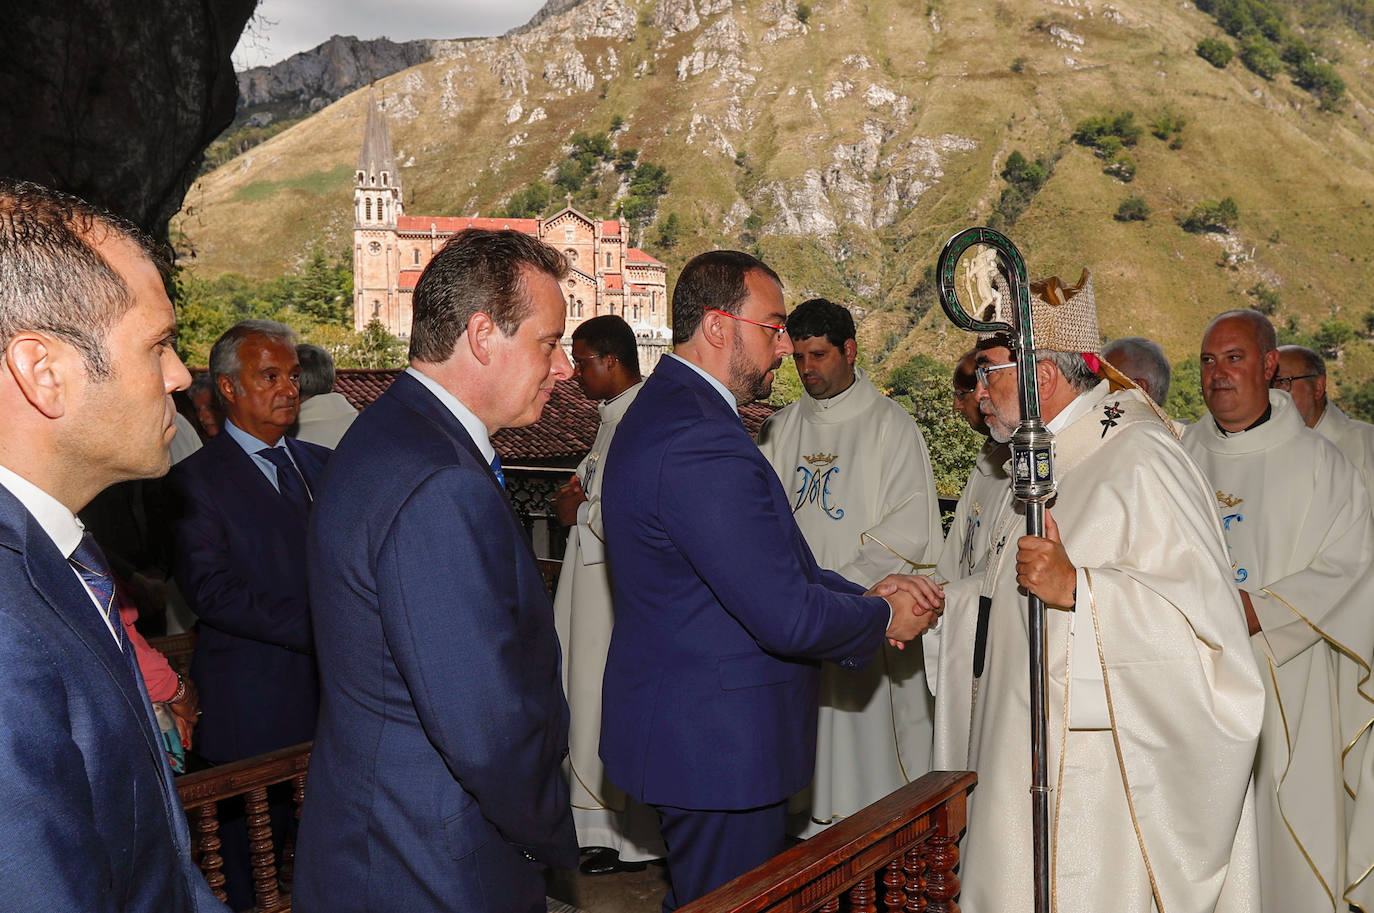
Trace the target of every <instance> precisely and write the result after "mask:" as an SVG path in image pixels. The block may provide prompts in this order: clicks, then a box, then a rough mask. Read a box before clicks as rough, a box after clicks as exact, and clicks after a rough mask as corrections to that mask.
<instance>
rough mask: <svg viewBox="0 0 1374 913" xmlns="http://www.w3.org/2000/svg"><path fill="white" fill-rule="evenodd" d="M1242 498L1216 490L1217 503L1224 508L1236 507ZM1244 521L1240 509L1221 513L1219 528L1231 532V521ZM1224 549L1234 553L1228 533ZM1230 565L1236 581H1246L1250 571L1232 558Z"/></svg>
mask: <svg viewBox="0 0 1374 913" xmlns="http://www.w3.org/2000/svg"><path fill="white" fill-rule="evenodd" d="M1244 500H1245V499H1244V498H1237V497H1235V496H1234V495H1227V494H1223V493H1222V492H1220V491H1218V492H1217V503H1219V504H1221V505H1222V506H1224V507H1226V508H1234V507H1237V506H1239V505H1240V503H1241V502H1242V501H1244ZM1244 522H1245V515H1244V514H1242V513H1241V512H1240V511H1233V512H1232V513H1229V514H1227V513H1223V514H1222V515H1221V528H1222V530H1224V531H1225V532H1227V533H1230V532H1231V524H1232V523H1244ZM1226 551H1227V552H1228V553H1231V554H1234V550H1233V549H1232V548H1231V539H1230V536H1229V535H1228V536H1227V539H1226ZM1231 567H1232V568H1234V569H1235V572H1236V583H1244V582H1245V581H1246V578H1248V577H1249V576H1250V572H1249V571H1247V570H1246V569H1245V568H1243V567H1240V566H1239V565H1237V564H1236V562H1235V559H1234V558H1233V559H1232V560H1231Z"/></svg>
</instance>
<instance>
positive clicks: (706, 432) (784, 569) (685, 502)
mask: <svg viewBox="0 0 1374 913" xmlns="http://www.w3.org/2000/svg"><path fill="white" fill-rule="evenodd" d="M672 308H673V343H674V351H673V353H672V354H670V355H667V356H665V357H664V358H663V360H662V361H660V362H659V364H658V367H657V368H656V369H655V370H654V373H653V375H652V376H651V377H650V378H649V379H648V380H647V381H645V383H644V387H643V389H642V390H641V391H640V394H639V397H638V398H637V399H636V400H635V402H634V404H633V405H631V407H630V409H629V411H628V412H627V413H626V415H625V418H624V419H622V421H621V424H620V429H619V431H618V432H617V435H616V441H615V447H614V448H613V449H612V450H611V452H610V455H609V457H608V458H607V462H606V469H605V473H606V474H605V480H604V487H603V489H602V505H603V512H604V513H603V516H604V519H605V528H606V547H607V553H608V557H607V560H608V563H609V567H610V573H611V586H612V592H613V594H614V600H615V606H616V619H615V629H614V631H613V633H612V635H611V646H610V653H609V655H608V657H607V660H606V674H605V678H604V684H603V688H604V698H603V709H602V723H601V756H602V759H603V760H604V761H605V762H606V772H607V774H608V776H609V777H610V779H611V780H612V781H613V782H614V783H616V784H617V785H618V786H620V787H621V788H623V789H624V790H625V791H626V792H628V793H629V794H630V795H631V796H633V797H634V798H636V799H638V800H639V801H641V802H645V803H647V804H649V805H652V806H654V807H655V808H656V809H657V811H658V813H659V818H660V820H661V822H662V827H663V839H664V842H665V843H666V844H667V846H668V871H669V876H670V879H671V882H672V886H671V888H670V890H669V891H668V894H667V896H666V897H665V898H664V901H663V908H664V910H674V909H676V908H677V907H678V906H680V905H682V904H685V903H687V902H689V901H691V900H694V899H696V898H697V897H700V896H701V895H702V894H705V893H707V892H708V891H710V890H712V889H713V888H715V887H717V886H719V885H721V884H724V883H725V882H726V881H729V880H730V879H731V878H733V877H735V876H736V875H739V874H741V873H743V872H745V871H747V870H749V869H751V868H753V867H754V866H756V865H758V864H759V863H762V862H764V861H766V860H767V859H769V858H770V857H772V856H774V855H776V854H777V853H778V852H780V851H781V850H782V849H783V848H784V845H785V839H786V838H785V828H786V817H787V806H786V800H787V798H788V797H789V796H790V795H792V794H793V793H795V792H796V791H798V790H799V789H801V788H802V787H804V786H806V785H807V783H809V782H810V781H811V776H812V771H813V768H814V766H815V751H816V715H817V688H818V684H819V676H820V660H823V659H828V660H831V661H833V662H837V663H839V664H841V665H843V666H849V667H857V666H862V665H863V664H864V663H866V662H868V661H869V659H871V658H872V657H873V655H874V654H875V652H876V651H877V649H878V646H879V645H880V644H881V643H882V641H883V637H884V636H886V637H888V638H889V639H890V640H893V641H894V642H906V641H910V640H911V639H913V638H914V637H916V636H917V635H918V634H920V633H921V632H922V631H924V630H925V629H926V628H927V627H929V626H930V624H931V623H933V621H934V619H935V617H936V615H937V613H938V611H939V599H940V595H939V591H938V588H936V587H935V586H934V585H933V584H931V583H930V582H929V581H928V580H927V579H926V578H909V577H901V578H897V577H890V578H887V579H886V580H885V581H883V583H881V584H880V585H879V587H875V589H874V592H875V593H882V594H884V595H885V597H886V598H885V599H884V598H880V597H879V596H876V595H864V589H863V587H861V586H857V585H855V584H852V583H850V582H849V581H847V580H845V579H844V578H842V577H840V576H839V575H838V574H835V573H834V572H832V571H827V570H822V569H821V568H820V567H818V566H817V564H816V561H815V559H814V558H813V557H812V555H811V550H810V549H809V548H808V547H807V545H806V541H805V540H804V539H803V538H802V534H801V532H800V530H798V528H797V525H796V523H795V522H794V521H793V519H792V511H791V507H790V504H789V502H788V499H787V496H786V494H785V493H784V492H783V489H782V485H781V484H780V483H779V482H778V477H777V474H776V473H775V472H774V471H773V470H772V468H771V467H770V466H769V464H768V461H767V460H765V459H764V457H763V455H762V454H761V453H760V452H759V449H758V447H757V446H755V444H754V442H753V440H752V439H751V438H750V437H749V434H748V433H747V432H746V431H745V430H744V426H743V424H742V423H741V422H740V419H739V415H738V412H737V409H738V406H739V405H741V404H744V403H749V402H753V401H754V400H756V399H761V398H763V397H766V396H767V395H768V394H769V392H770V391H771V389H772V385H773V372H774V371H776V370H777V368H778V367H779V366H780V365H781V363H782V359H783V358H785V357H787V356H788V355H790V354H791V352H792V344H791V342H790V341H789V340H788V338H787V329H786V326H785V324H786V318H787V312H786V308H785V307H784V305H783V297H782V283H781V281H780V280H779V279H778V277H777V274H776V273H774V272H773V271H772V270H771V269H769V268H768V267H767V266H765V265H764V264H763V263H762V262H760V261H759V260H757V259H755V258H754V257H751V256H749V255H748V254H743V253H739V252H737V251H713V252H710V253H706V254H702V255H700V256H698V257H696V258H694V259H693V260H692V261H691V262H689V263H688V264H687V265H686V266H685V267H684V268H683V271H682V274H681V276H680V277H679V278H678V282H677V286H676V287H675V288H674V290H673V300H672Z"/></svg>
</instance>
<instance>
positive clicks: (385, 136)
mask: <svg viewBox="0 0 1374 913" xmlns="http://www.w3.org/2000/svg"><path fill="white" fill-rule="evenodd" d="M353 200H354V204H355V209H356V216H355V219H354V224H355V225H356V226H360V227H361V226H364V225H379V224H380V225H382V226H386V227H390V228H395V227H396V217H397V216H399V215H401V214H402V213H404V212H405V206H404V203H403V201H402V197H401V175H400V174H399V173H398V172H397V170H396V155H395V153H393V152H392V151H391V130H390V128H389V127H388V126H387V122H386V115H385V114H383V113H382V109H381V106H380V105H379V104H378V102H377V96H376V94H375V93H373V92H372V91H371V90H369V92H368V99H367V126H366V127H365V128H364V129H363V147H362V149H361V150H360V151H359V152H358V170H357V174H356V177H355V180H354V185H353Z"/></svg>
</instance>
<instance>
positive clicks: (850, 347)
mask: <svg viewBox="0 0 1374 913" xmlns="http://www.w3.org/2000/svg"><path fill="white" fill-rule="evenodd" d="M842 348H843V350H844V360H845V361H846V362H847V363H849V364H850V365H853V364H854V359H856V358H858V357H859V344H858V343H857V342H855V341H854V340H852V339H846V340H845V341H844V346H843V347H842Z"/></svg>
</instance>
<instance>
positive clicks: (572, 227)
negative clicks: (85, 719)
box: [353, 99, 671, 339]
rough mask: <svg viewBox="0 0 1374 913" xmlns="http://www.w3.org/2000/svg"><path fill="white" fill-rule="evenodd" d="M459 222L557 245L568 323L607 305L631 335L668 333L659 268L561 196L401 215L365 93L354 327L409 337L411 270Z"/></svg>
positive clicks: (380, 127) (392, 167)
mask: <svg viewBox="0 0 1374 913" xmlns="http://www.w3.org/2000/svg"><path fill="white" fill-rule="evenodd" d="M465 228H486V229H515V230H516V231H523V232H525V233H526V234H530V235H534V236H535V237H537V238H539V239H540V240H542V241H545V242H547V243H549V244H552V245H553V246H554V247H557V248H558V249H559V250H561V251H563V253H564V255H566V256H567V258H568V264H569V267H570V269H569V271H568V277H567V279H565V280H564V283H563V285H564V287H563V297H564V298H565V299H566V300H567V307H568V312H567V332H568V333H571V332H572V331H573V329H574V328H576V326H577V325H578V324H579V323H581V322H582V321H583V320H585V319H587V318H589V317H597V316H600V315H602V314H615V315H618V316H620V317H623V318H625V320H626V322H627V323H629V324H630V326H632V327H634V329H635V332H636V333H637V334H638V335H639V336H640V337H641V338H644V339H661V338H666V337H668V336H670V335H671V331H670V330H669V329H668V288H667V268H666V267H665V266H664V264H663V263H661V262H660V261H658V260H656V259H654V258H653V257H651V256H650V255H648V254H646V253H645V252H644V251H642V250H639V249H638V248H635V247H630V246H628V243H627V241H628V239H627V237H626V230H625V229H626V226H625V225H624V224H623V223H621V222H619V221H617V220H614V219H593V218H590V217H588V216H586V215H584V214H583V213H581V212H579V211H578V210H576V209H574V208H572V206H571V205H569V206H568V207H567V208H565V209H563V210H562V211H561V212H558V213H556V214H555V215H553V216H551V217H549V218H547V219H542V218H541V219H504V218H482V217H478V216H473V217H471V218H464V217H457V216H412V215H406V213H405V202H404V197H403V194H402V190H401V175H400V172H399V171H398V170H397V167H396V157H395V155H394V154H393V152H392V147H391V131H390V129H389V128H388V126H387V121H386V115H385V114H383V113H382V111H381V109H380V108H379V107H378V105H377V102H376V100H375V99H373V102H372V104H371V106H370V107H369V108H368V112H367V126H366V129H365V131H364V136H363V147H362V151H361V152H360V153H359V155H358V167H357V170H356V172H355V174H354V187H353V327H354V329H355V330H359V331H361V330H362V329H363V327H365V326H366V325H367V324H368V323H369V322H370V321H371V320H373V319H374V318H375V319H377V320H379V321H381V323H382V325H383V326H384V327H386V329H387V331H388V332H390V333H391V334H392V335H394V336H398V337H400V338H402V339H407V338H409V336H410V320H411V300H410V299H411V293H412V292H413V291H414V289H415V283H416V282H417V281H418V280H419V278H420V273H421V272H422V271H423V270H424V268H425V266H426V264H428V263H429V261H430V258H431V257H433V256H434V254H435V253H436V252H437V251H438V250H439V248H441V247H443V245H444V242H445V241H447V240H448V239H449V238H451V237H453V236H454V235H455V234H457V233H458V232H460V231H462V230H463V229H465Z"/></svg>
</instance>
